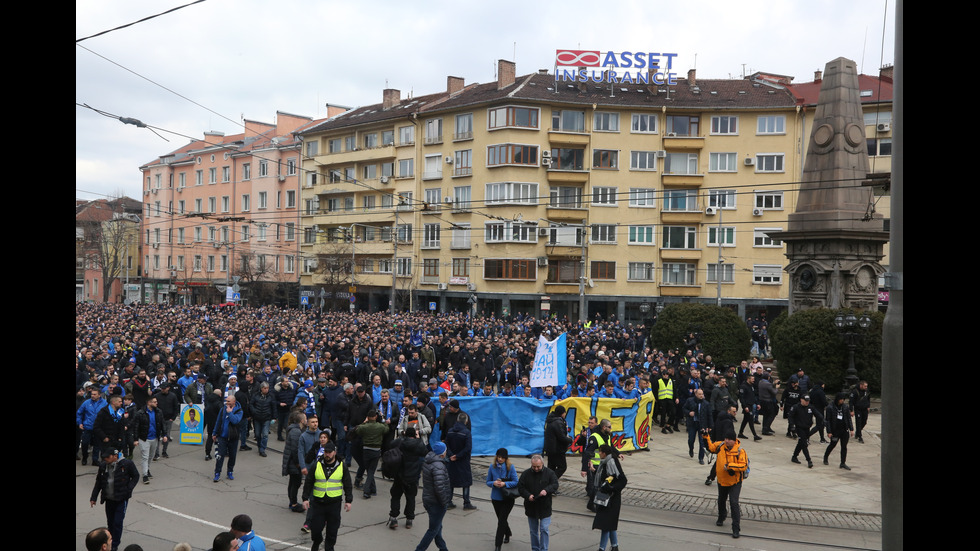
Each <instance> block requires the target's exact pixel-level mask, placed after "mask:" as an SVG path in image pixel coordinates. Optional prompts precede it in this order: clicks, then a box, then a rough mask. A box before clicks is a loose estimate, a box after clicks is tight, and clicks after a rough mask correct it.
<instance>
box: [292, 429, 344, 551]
mask: <svg viewBox="0 0 980 551" xmlns="http://www.w3.org/2000/svg"><path fill="white" fill-rule="evenodd" d="M311 474H312V475H313V476H307V477H306V483H305V484H304V485H303V507H304V508H309V507H310V506H311V504H312V507H313V514H312V516H311V517H310V535H311V536H312V537H313V546H312V547H310V549H311V551H319V549H320V542H322V541H323V539H324V537H323V527H324V525H326V527H327V536H326V540H327V546H326V551H333V548H334V547H333V546H334V545H335V544H336V543H337V531H338V530H339V529H340V507H341V503H344V510H345V511H347V512H350V507H351V503H352V502H353V501H354V489H353V486H352V485H351V482H350V471H348V470H347V468H346V467H345V466H344V462H343V461H339V460H338V459H337V447H336V446H335V445H334V443H333V442H327V443H326V444H324V446H323V455H322V456H320V459H318V460H317V462H316V467H315V468H314V469H313V472H312V473H311Z"/></svg>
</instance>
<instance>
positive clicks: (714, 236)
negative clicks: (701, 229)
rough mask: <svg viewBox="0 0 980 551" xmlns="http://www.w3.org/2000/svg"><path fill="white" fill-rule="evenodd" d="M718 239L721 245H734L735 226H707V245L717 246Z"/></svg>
mask: <svg viewBox="0 0 980 551" xmlns="http://www.w3.org/2000/svg"><path fill="white" fill-rule="evenodd" d="M719 237H720V239H719ZM719 241H721V246H722V247H734V246H735V226H722V227H721V228H718V226H708V246H709V247H717V246H718V242H719Z"/></svg>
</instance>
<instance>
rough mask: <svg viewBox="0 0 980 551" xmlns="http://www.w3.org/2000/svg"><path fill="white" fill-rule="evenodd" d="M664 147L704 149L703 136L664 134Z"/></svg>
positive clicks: (688, 149)
mask: <svg viewBox="0 0 980 551" xmlns="http://www.w3.org/2000/svg"><path fill="white" fill-rule="evenodd" d="M664 149H670V150H675V151H699V150H701V149H704V138H701V137H698V136H670V135H667V136H664Z"/></svg>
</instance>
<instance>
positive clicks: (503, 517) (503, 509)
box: [491, 499, 514, 547]
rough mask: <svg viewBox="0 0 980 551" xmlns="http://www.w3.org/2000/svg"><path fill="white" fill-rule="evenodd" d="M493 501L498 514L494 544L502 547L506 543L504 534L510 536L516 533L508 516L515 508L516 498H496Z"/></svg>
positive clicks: (494, 509)
mask: <svg viewBox="0 0 980 551" xmlns="http://www.w3.org/2000/svg"><path fill="white" fill-rule="evenodd" d="M491 503H493V512H494V513H496V514H497V534H496V535H495V536H494V537H493V545H494V547H500V546H501V545H503V544H504V536H507V537H508V538H509V537H511V536H513V535H514V534H513V533H511V531H510V524H508V523H507V517H509V516H510V512H511V510H512V509H513V508H514V500H513V499H501V500H496V499H495V500H493V501H491Z"/></svg>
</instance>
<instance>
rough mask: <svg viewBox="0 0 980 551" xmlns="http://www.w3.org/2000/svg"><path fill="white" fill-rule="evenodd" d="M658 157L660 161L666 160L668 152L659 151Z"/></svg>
mask: <svg viewBox="0 0 980 551" xmlns="http://www.w3.org/2000/svg"><path fill="white" fill-rule="evenodd" d="M656 157H657V158H658V159H666V158H667V151H666V150H664V149H660V150H658V151H657V155H656Z"/></svg>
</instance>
